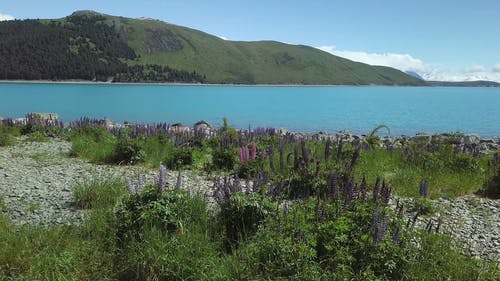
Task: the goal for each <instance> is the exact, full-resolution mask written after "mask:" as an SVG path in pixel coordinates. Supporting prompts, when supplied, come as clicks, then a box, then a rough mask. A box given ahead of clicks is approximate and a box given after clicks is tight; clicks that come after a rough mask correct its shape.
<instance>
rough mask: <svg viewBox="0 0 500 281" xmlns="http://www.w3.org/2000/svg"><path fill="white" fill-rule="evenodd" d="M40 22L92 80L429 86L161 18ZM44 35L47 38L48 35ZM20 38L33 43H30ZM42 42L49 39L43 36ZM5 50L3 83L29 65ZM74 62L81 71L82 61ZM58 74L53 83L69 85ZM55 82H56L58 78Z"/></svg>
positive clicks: (78, 17) (87, 15)
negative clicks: (84, 66) (85, 67)
mask: <svg viewBox="0 0 500 281" xmlns="http://www.w3.org/2000/svg"><path fill="white" fill-rule="evenodd" d="M22 22H23V21H13V22H2V23H0V39H1V40H0V41H3V42H6V41H9V40H5V39H8V36H19V33H16V34H17V35H12V34H11V35H5V34H4V32H2V31H1V30H2V25H4V26H6V25H9V24H10V25H20V24H21V23H22ZM37 23H38V24H39V25H41V26H45V27H50V28H52V29H57V30H60V31H58V32H59V33H64V36H61V38H63V39H62V40H60V42H58V43H57V45H58V47H57V49H58V52H57V55H56V57H57V56H63V54H62V53H64V52H66V53H68V52H69V53H70V54H71V52H72V53H73V56H72V57H71V58H66V59H65V60H63V61H71V60H72V59H73V60H77V61H78V60H79V59H80V58H79V57H78V55H80V52H82V53H84V54H85V55H86V56H87V57H90V58H91V59H87V60H86V61H91V62H93V63H92V64H97V65H99V67H100V69H101V71H100V72H99V71H98V73H97V72H96V71H93V70H92V69H91V67H90V66H89V67H90V68H89V69H90V70H86V71H87V72H86V73H87V75H85V76H84V77H83V76H82V77H80V78H82V79H87V80H93V79H97V80H104V79H106V80H113V81H132V82H135V81H186V82H207V83H241V84H345V85H368V84H377V85H423V84H424V82H422V81H420V80H418V79H416V78H414V77H411V76H410V75H407V74H405V73H403V72H401V71H399V70H396V69H393V68H389V67H381V66H370V65H367V64H363V63H357V62H353V61H350V60H347V59H343V58H340V57H337V56H334V55H331V54H329V53H326V52H323V51H321V50H318V49H315V48H312V47H309V46H303V45H289V44H284V43H280V42H275V41H258V42H239V41H226V40H223V39H220V38H219V37H216V36H213V35H210V34H207V33H204V32H201V31H198V30H194V29H190V28H186V27H182V26H177V25H173V24H168V23H164V22H161V21H158V20H151V19H131V18H124V17H114V16H109V15H103V14H99V13H96V12H92V11H79V12H75V13H73V14H72V15H71V16H69V17H66V18H63V19H57V20H41V21H38V22H37ZM94 26H96V27H97V28H94ZM37 28H40V27H37ZM40 29H41V28H40ZM66 30H70V31H71V32H67V31H66ZM89 30H90V31H92V32H89ZM94 30H97V31H98V32H97V33H98V34H95V31H94ZM35 31H37V30H35ZM111 31H112V32H111ZM41 32H44V33H47V31H46V30H41ZM52 32H54V31H52ZM34 33H35V34H36V33H37V32H34ZM56 33H57V32H56ZM66 33H68V34H66ZM101 33H102V34H101ZM31 34H33V32H31ZM103 34H104V36H102V35H103ZM39 35H40V34H39ZM40 36H42V37H43V36H44V35H43V34H41V35H40ZM23 40H27V41H29V40H32V38H30V37H28V38H23ZM38 40H41V41H44V40H43V38H42V39H40V38H38ZM15 41H16V42H19V41H20V40H15ZM64 42H66V43H64ZM110 42H111V43H110ZM61 45H62V46H61ZM17 47H19V46H17ZM2 48H3V51H1V50H2ZM8 48H9V46H8V44H7V45H6V44H3V45H2V43H0V78H3V79H6V77H5V75H4V76H3V77H2V70H3V73H5V72H6V71H5V69H14V72H15V70H16V67H17V68H18V67H23V63H25V62H24V61H25V60H17V61H13V62H11V64H10V65H9V62H8V61H7V60H6V59H5V58H4V57H3V56H4V55H5V54H6V53H8V52H7V51H6V50H7V49H8ZM54 48H55V47H54ZM14 52H16V51H15V50H14ZM47 52H50V50H47ZM26 53H28V52H26ZM28 56H29V54H28ZM54 56H55V55H54V54H51V55H50V56H47V57H53V59H55V60H57V58H54ZM66 56H67V54H66ZM34 59H35V58H34ZM5 61H7V62H5ZM2 62H3V63H2ZM14 63H16V64H17V65H15V64H14ZM28 63H29V61H28ZM40 63H43V62H40ZM40 63H38V64H40ZM49 63H50V62H49ZM74 64H75V65H78V63H77V62H75V63H74ZM87 64H88V63H87ZM57 67H58V66H54V68H57ZM106 67H108V68H109V69H106ZM165 67H168V68H165ZM26 68H28V67H26ZM66 68H67V67H66ZM102 69H104V71H102ZM59 73H60V71H59ZM172 73H175V75H173V74H172ZM49 76H50V75H49ZM60 76H61V75H59V76H56V77H55V78H56V79H68V78H66V77H60ZM77 76H78V75H77ZM50 77H51V78H53V79H54V77H53V76H50ZM77 78H78V77H76V78H75V77H73V78H71V79H77ZM167 78H170V79H167Z"/></svg>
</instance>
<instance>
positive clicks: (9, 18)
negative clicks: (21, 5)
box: [0, 13, 15, 21]
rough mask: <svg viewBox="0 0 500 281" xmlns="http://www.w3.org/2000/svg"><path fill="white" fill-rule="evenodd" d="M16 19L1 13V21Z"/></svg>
mask: <svg viewBox="0 0 500 281" xmlns="http://www.w3.org/2000/svg"><path fill="white" fill-rule="evenodd" d="M14 19H15V18H14V17H13V16H11V15H7V14H2V13H0V21H4V20H14Z"/></svg>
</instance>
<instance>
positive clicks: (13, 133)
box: [0, 124, 21, 147]
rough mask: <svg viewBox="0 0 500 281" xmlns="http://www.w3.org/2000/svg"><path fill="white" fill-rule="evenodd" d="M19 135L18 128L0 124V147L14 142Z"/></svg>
mask: <svg viewBox="0 0 500 281" xmlns="http://www.w3.org/2000/svg"><path fill="white" fill-rule="evenodd" d="M20 135H21V131H20V129H19V128H17V127H12V126H6V125H2V124H0V147H2V146H9V145H13V144H15V143H16V137H19V136H20Z"/></svg>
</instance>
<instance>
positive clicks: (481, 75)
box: [318, 46, 500, 82]
mask: <svg viewBox="0 0 500 281" xmlns="http://www.w3.org/2000/svg"><path fill="white" fill-rule="evenodd" d="M318 49H320V50H323V51H325V52H328V53H331V54H333V55H336V56H339V57H343V58H346V59H350V60H353V61H358V62H362V63H366V64H370V65H382V66H389V67H393V68H396V69H399V70H401V71H414V72H416V73H417V74H419V75H420V76H421V77H422V78H424V79H425V80H436V81H477V80H489V81H495V82H500V63H497V64H495V65H494V66H493V68H492V70H491V71H489V70H487V69H486V67H484V66H483V65H473V66H471V67H469V68H466V69H458V70H457V69H455V70H450V69H443V68H441V67H437V66H433V65H431V64H428V63H425V62H423V61H422V60H420V59H418V58H414V57H413V56H411V55H409V54H397V53H384V54H378V53H367V52H362V51H348V50H338V49H337V48H336V47H335V46H322V47H318Z"/></svg>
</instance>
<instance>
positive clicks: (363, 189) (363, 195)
mask: <svg viewBox="0 0 500 281" xmlns="http://www.w3.org/2000/svg"><path fill="white" fill-rule="evenodd" d="M360 189H361V200H363V201H365V200H366V178H365V176H363V179H362V180H361V186H360Z"/></svg>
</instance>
